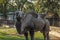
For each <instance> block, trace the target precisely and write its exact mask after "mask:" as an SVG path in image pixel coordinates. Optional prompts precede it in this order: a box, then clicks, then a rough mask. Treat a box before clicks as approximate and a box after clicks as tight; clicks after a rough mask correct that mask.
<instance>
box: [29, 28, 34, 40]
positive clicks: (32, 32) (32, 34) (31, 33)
mask: <svg viewBox="0 0 60 40" xmlns="http://www.w3.org/2000/svg"><path fill="white" fill-rule="evenodd" d="M29 33H30V37H31V40H34V27H31V29H30V31H29Z"/></svg>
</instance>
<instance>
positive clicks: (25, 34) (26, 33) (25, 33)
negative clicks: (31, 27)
mask: <svg viewBox="0 0 60 40" xmlns="http://www.w3.org/2000/svg"><path fill="white" fill-rule="evenodd" d="M24 36H25V38H26V40H28V32H24Z"/></svg>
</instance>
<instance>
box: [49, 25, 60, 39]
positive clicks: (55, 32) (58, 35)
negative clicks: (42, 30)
mask: <svg viewBox="0 0 60 40" xmlns="http://www.w3.org/2000/svg"><path fill="white" fill-rule="evenodd" d="M49 35H50V40H60V27H54V26H50V32H49Z"/></svg>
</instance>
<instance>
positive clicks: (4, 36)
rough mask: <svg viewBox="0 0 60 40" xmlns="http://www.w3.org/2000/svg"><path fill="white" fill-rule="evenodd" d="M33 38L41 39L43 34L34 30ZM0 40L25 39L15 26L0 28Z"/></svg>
mask: <svg viewBox="0 0 60 40" xmlns="http://www.w3.org/2000/svg"><path fill="white" fill-rule="evenodd" d="M34 38H35V40H43V35H42V34H41V33H40V32H36V33H35V37H34ZM29 39H30V36H29ZM0 40H25V37H23V36H20V35H18V34H17V32H16V29H15V28H0Z"/></svg>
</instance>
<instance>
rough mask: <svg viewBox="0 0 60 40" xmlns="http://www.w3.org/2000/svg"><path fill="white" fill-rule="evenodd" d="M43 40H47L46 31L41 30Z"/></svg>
mask: <svg viewBox="0 0 60 40" xmlns="http://www.w3.org/2000/svg"><path fill="white" fill-rule="evenodd" d="M43 36H44V40H47V33H46V32H43Z"/></svg>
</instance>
